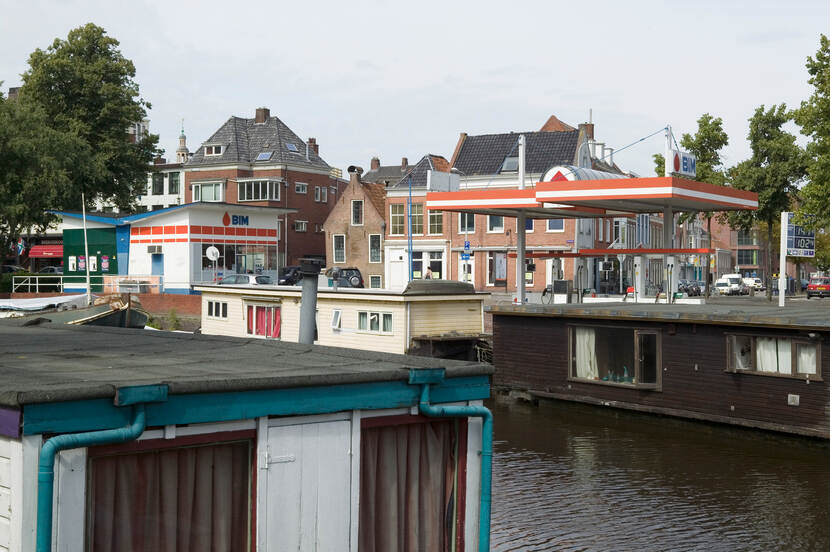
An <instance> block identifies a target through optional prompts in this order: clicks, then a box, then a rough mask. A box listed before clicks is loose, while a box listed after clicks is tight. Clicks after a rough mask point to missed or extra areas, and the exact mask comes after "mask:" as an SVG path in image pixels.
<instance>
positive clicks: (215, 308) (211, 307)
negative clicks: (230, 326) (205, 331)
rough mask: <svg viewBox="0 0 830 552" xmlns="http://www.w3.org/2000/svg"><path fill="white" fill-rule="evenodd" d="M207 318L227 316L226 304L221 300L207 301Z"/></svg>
mask: <svg viewBox="0 0 830 552" xmlns="http://www.w3.org/2000/svg"><path fill="white" fill-rule="evenodd" d="M207 304H208V314H207V315H208V318H227V317H228V304H227V303H225V302H222V301H208V302H207Z"/></svg>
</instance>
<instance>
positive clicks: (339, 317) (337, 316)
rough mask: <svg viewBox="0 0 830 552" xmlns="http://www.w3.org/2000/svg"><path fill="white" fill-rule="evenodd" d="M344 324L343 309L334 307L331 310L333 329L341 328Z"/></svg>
mask: <svg viewBox="0 0 830 552" xmlns="http://www.w3.org/2000/svg"><path fill="white" fill-rule="evenodd" d="M342 325H343V311H342V310H341V309H333V310H332V311H331V329H332V330H340V329H342Z"/></svg>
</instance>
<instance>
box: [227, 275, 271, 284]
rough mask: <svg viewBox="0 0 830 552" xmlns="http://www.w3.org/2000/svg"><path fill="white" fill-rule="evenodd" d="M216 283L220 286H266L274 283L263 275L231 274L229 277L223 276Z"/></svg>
mask: <svg viewBox="0 0 830 552" xmlns="http://www.w3.org/2000/svg"><path fill="white" fill-rule="evenodd" d="M216 283H217V284H219V285H220V286H228V285H237V286H239V285H242V286H267V285H273V283H274V281H273V280H272V279H271V277H270V276H266V275H264V274H231V275H230V276H225V277H224V278H222V279H221V280H219V281H218V282H216Z"/></svg>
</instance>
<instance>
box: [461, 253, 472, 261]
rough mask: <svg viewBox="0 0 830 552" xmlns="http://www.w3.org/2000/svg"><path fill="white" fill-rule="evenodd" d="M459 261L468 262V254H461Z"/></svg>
mask: <svg viewBox="0 0 830 552" xmlns="http://www.w3.org/2000/svg"><path fill="white" fill-rule="evenodd" d="M461 260H462V261H469V260H470V254H469V253H462V254H461Z"/></svg>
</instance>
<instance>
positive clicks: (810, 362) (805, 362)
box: [797, 343, 817, 374]
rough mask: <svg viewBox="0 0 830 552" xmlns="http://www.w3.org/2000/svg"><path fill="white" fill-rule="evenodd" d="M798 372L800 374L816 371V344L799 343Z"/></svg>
mask: <svg viewBox="0 0 830 552" xmlns="http://www.w3.org/2000/svg"><path fill="white" fill-rule="evenodd" d="M797 350H798V357H797V362H798V373H799V374H815V373H816V364H817V363H816V346H815V345H813V344H806V343H799V344H798V349H797Z"/></svg>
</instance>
